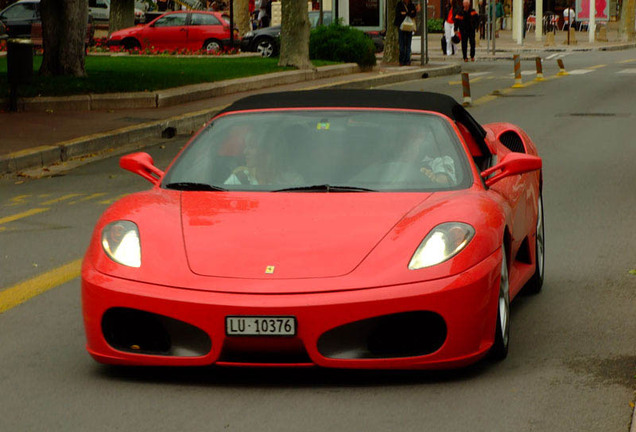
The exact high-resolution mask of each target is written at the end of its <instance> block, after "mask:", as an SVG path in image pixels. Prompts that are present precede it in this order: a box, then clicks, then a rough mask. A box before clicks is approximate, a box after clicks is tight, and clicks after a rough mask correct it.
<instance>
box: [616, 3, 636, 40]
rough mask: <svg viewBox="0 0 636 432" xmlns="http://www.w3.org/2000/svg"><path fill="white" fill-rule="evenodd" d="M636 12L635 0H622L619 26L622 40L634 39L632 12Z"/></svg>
mask: <svg viewBox="0 0 636 432" xmlns="http://www.w3.org/2000/svg"><path fill="white" fill-rule="evenodd" d="M635 13H636V0H624V1H623V5H622V6H621V22H620V26H619V29H618V31H619V34H620V39H621V40H622V41H623V42H631V41H633V40H634V14H635Z"/></svg>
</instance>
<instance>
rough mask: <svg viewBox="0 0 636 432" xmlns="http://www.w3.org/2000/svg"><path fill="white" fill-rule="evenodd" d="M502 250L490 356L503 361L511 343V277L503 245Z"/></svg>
mask: <svg viewBox="0 0 636 432" xmlns="http://www.w3.org/2000/svg"><path fill="white" fill-rule="evenodd" d="M502 252H503V257H502V259H501V277H500V280H499V297H498V300H497V323H496V324H495V343H494V344H493V346H492V348H490V352H489V357H490V358H491V359H492V360H495V361H501V360H503V359H505V358H506V357H507V356H508V346H509V344H510V279H509V276H508V263H507V259H506V248H505V247H502Z"/></svg>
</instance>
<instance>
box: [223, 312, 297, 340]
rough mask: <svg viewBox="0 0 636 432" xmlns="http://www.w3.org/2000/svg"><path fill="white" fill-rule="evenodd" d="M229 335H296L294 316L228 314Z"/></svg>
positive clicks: (226, 327) (226, 320) (226, 324)
mask: <svg viewBox="0 0 636 432" xmlns="http://www.w3.org/2000/svg"><path fill="white" fill-rule="evenodd" d="M225 334H226V335H228V336H295V335H296V318H295V317H293V316H228V317H225Z"/></svg>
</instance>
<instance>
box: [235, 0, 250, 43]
mask: <svg viewBox="0 0 636 432" xmlns="http://www.w3.org/2000/svg"><path fill="white" fill-rule="evenodd" d="M234 19H235V20H236V21H235V24H236V26H237V27H238V31H239V35H241V37H243V36H244V35H245V33H247V32H248V31H250V30H252V29H251V27H250V2H249V0H235V2H234Z"/></svg>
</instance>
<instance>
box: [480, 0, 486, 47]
mask: <svg viewBox="0 0 636 432" xmlns="http://www.w3.org/2000/svg"><path fill="white" fill-rule="evenodd" d="M487 21H488V16H487V15H486V2H485V0H479V39H485V38H486V22H487Z"/></svg>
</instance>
